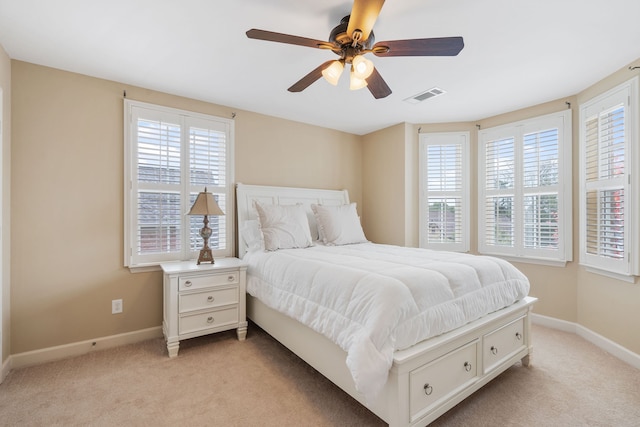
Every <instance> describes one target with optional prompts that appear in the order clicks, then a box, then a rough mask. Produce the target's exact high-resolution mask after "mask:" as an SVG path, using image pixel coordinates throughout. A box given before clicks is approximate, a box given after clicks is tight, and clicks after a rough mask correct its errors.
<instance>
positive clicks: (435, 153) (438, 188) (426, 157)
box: [420, 133, 469, 252]
mask: <svg viewBox="0 0 640 427" xmlns="http://www.w3.org/2000/svg"><path fill="white" fill-rule="evenodd" d="M468 150H469V147H468V135H467V134H466V133H462V134H459V133H451V134H426V135H424V138H423V139H422V140H421V153H422V154H421V159H422V160H421V163H420V167H421V180H420V183H421V188H422V189H423V191H421V202H420V205H421V213H420V224H421V225H420V242H421V243H420V245H421V246H422V247H426V248H438V249H447V250H454V251H461V252H465V251H468V250H469V236H468V234H469V219H468V203H469V202H468V187H469V174H468V171H469V169H468V155H469V154H468Z"/></svg>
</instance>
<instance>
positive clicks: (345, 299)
mask: <svg viewBox="0 0 640 427" xmlns="http://www.w3.org/2000/svg"><path fill="white" fill-rule="evenodd" d="M244 259H245V260H246V261H247V262H248V264H249V268H248V270H247V271H248V281H247V291H248V292H249V293H250V294H251V295H253V296H254V297H257V298H259V299H260V300H261V301H263V302H264V303H265V304H266V305H268V306H269V307H271V308H273V309H276V310H278V311H280V312H282V313H285V314H287V315H288V316H290V317H293V318H294V319H297V320H298V321H300V322H302V323H303V324H305V325H307V326H309V327H310V328H312V329H313V330H315V331H316V332H319V333H321V334H323V335H325V336H326V337H328V338H329V339H331V340H332V341H333V342H335V343H336V344H337V345H339V346H340V347H341V348H342V349H343V350H344V351H346V352H347V361H346V363H347V366H348V368H349V370H350V371H351V374H352V375H353V379H354V382H355V385H356V389H357V390H358V391H359V392H361V393H363V394H364V396H365V398H366V399H367V401H369V402H371V401H373V399H374V398H375V396H377V394H378V393H379V392H380V390H381V389H382V387H383V386H384V384H385V382H386V380H387V376H388V372H389V369H390V367H391V364H392V362H393V352H394V350H396V349H404V348H407V347H410V346H411V345H413V344H416V343H417V342H419V341H422V340H424V339H427V338H430V337H433V336H436V335H439V334H442V333H444V332H447V331H450V330H452V329H455V328H457V327H460V326H462V325H464V324H465V323H468V322H470V321H473V320H475V319H478V318H480V317H482V316H484V315H486V314H488V313H491V312H493V311H496V310H499V309H501V308H503V307H506V306H508V305H510V304H512V303H514V302H516V301H517V300H520V299H522V298H524V297H525V296H526V295H527V293H528V292H529V281H528V280H527V278H526V277H525V276H524V275H523V274H522V273H521V272H520V271H518V270H517V269H516V268H515V267H513V266H512V265H511V264H509V263H508V262H506V261H504V260H501V259H497V258H492V257H485V256H475V255H468V254H459V253H453V252H440V251H431V250H426V249H417V248H405V247H399V246H389V245H379V244H373V243H364V244H356V245H347V246H330V247H328V246H322V245H317V246H314V247H310V248H306V249H287V250H278V251H275V252H264V251H254V252H249V253H247V255H246V256H245V258H244Z"/></svg>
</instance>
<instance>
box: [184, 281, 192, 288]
mask: <svg viewBox="0 0 640 427" xmlns="http://www.w3.org/2000/svg"><path fill="white" fill-rule="evenodd" d="M191 285H192V283H191V280H187V281H186V282H184V286H185V287H187V288H188V287H189V286H191Z"/></svg>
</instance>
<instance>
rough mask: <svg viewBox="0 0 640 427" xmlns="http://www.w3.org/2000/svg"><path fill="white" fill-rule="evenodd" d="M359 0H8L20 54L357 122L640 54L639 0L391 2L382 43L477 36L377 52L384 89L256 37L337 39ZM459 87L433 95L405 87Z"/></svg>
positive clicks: (574, 75) (603, 67)
mask: <svg viewBox="0 0 640 427" xmlns="http://www.w3.org/2000/svg"><path fill="white" fill-rule="evenodd" d="M351 5H352V3H351V1H348V0H323V1H313V0H305V1H303V0H269V1H267V0H228V1H224V2H223V1H215V0H180V1H177V0H102V1H99V0H95V1H86V0H56V1H50V0H0V44H1V45H2V46H3V47H4V49H5V50H6V52H7V53H8V54H9V56H10V57H11V58H12V59H17V60H21V61H27V62H31V63H35V64H41V65H45V66H49V67H54V68H59V69H62V70H68V71H73V72H77V73H82V74H86V75H90V76H95V77H100V78H104V79H109V80H114V81H118V82H122V83H126V84H130V85H137V86H141V87H145V88H149V89H154V90H158V91H162V92H167V93H171V94H176V95H181V96H186V97H189V98H194V99H199V100H204V101H208V102H212V103H215V104H221V105H226V106H230V107H233V108H238V109H243V110H249V111H254V112H258V113H263V114H268V115H271V116H277V117H283V118H287V119H290V120H295V121H300V122H305V123H311V124H315V125H318V126H323V127H328V128H333V129H338V130H342V131H346V132H350V133H354V134H366V133H369V132H371V131H375V130H378V129H381V128H385V127H387V126H390V125H393V124H397V123H400V122H409V123H441V122H456V121H474V120H479V119H482V118H486V117H490V116H493V115H496V114H500V113H503V112H508V111H513V110H516V109H519V108H523V107H527V106H531V105H535V104H539V103H543V102H546V101H551V100H554V99H558V98H562V97H564V96H569V95H574V94H576V93H578V92H580V91H581V90H583V89H585V88H586V87H588V86H590V85H591V84H593V83H595V82H596V81H598V80H600V79H601V78H603V77H605V76H607V75H609V74H611V73H612V72H614V71H616V70H618V69H620V68H621V67H624V66H625V65H627V64H629V63H631V62H632V61H635V60H636V59H639V58H640V20H639V19H638V17H639V16H640V1H638V0H607V1H603V0H535V1H533V0H482V1H480V0H388V1H387V2H386V3H385V5H384V7H383V8H382V11H381V13H380V16H379V18H378V21H377V22H376V25H375V27H374V32H375V36H376V40H377V41H383V40H398V39H409V38H427V37H449V36H463V37H464V42H465V47H464V49H463V50H462V52H461V53H460V54H459V55H458V56H455V57H446V58H440V57H406V58H405V57H389V58H378V57H375V56H373V55H369V59H371V60H372V61H373V62H374V63H375V66H376V68H377V69H378V71H379V72H380V74H381V75H382V77H383V78H384V79H385V81H386V82H387V84H388V85H389V86H390V87H391V89H392V90H393V93H392V94H391V95H390V96H388V97H387V98H384V99H380V100H376V99H374V98H373V97H372V96H371V94H370V93H369V91H368V90H367V89H362V90H359V91H354V92H352V91H350V90H349V89H348V82H347V80H348V79H347V78H346V76H343V77H342V79H341V81H340V83H339V84H338V86H337V87H336V86H331V85H329V84H328V83H327V82H325V81H324V80H323V79H320V80H318V81H317V82H315V83H314V84H312V85H311V86H310V87H309V88H307V89H306V90H305V91H303V92H301V93H290V92H288V91H287V88H288V87H289V86H291V85H292V84H293V83H295V82H296V81H298V80H299V79H300V78H301V77H302V76H304V75H306V74H307V73H308V72H310V71H311V70H312V69H314V68H315V67H317V66H318V65H320V64H321V63H322V62H324V61H327V60H329V59H333V58H337V57H336V56H335V55H334V54H333V53H332V52H330V51H326V50H320V49H313V48H308V47H301V46H294V45H286V44H281V43H273V42H265V41H261V40H250V39H248V38H247V37H246V35H245V32H246V31H247V30H249V29H251V28H258V29H263V30H269V31H276V32H280V33H286V34H292V35H297V36H302V37H308V38H312V39H319V40H326V39H327V37H328V35H329V32H330V31H331V29H332V28H333V27H335V26H336V25H337V24H338V23H339V22H340V19H341V18H342V17H343V16H345V15H348V14H349V12H350V10H351ZM434 86H437V87H440V88H442V89H444V90H445V91H447V93H446V94H445V95H443V96H440V97H437V98H434V99H431V100H427V101H425V102H422V103H420V104H409V103H407V102H405V101H403V100H404V99H405V98H408V97H410V96H413V95H416V94H418V93H420V92H422V91H425V90H427V89H430V88H432V87H434Z"/></svg>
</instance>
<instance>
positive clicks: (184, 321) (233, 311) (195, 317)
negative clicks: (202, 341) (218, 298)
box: [178, 306, 238, 335]
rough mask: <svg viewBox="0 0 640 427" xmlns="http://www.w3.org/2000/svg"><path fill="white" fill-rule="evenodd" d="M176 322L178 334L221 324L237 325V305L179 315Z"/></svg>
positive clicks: (217, 326)
mask: <svg viewBox="0 0 640 427" xmlns="http://www.w3.org/2000/svg"><path fill="white" fill-rule="evenodd" d="M178 323H179V326H178V333H179V334H180V335H182V334H188V333H190V332H196V331H203V330H205V329H212V328H219V327H222V326H230V325H237V324H238V307H237V306H235V307H229V308H226V309H222V310H213V311H207V312H205V313H198V314H190V315H184V316H180V320H178Z"/></svg>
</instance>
